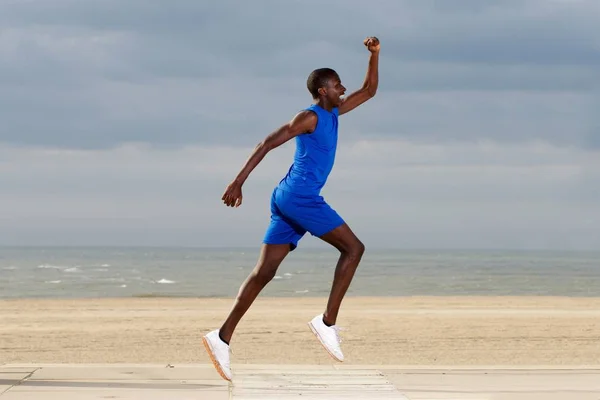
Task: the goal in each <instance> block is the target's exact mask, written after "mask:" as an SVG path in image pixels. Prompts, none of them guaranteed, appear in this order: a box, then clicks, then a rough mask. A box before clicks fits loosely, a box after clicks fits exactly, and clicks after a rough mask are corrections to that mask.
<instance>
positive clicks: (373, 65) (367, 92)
mask: <svg viewBox="0 0 600 400" xmlns="http://www.w3.org/2000/svg"><path fill="white" fill-rule="evenodd" d="M364 45H365V46H367V49H369V51H370V52H371V56H370V58H369V65H368V67H367V75H366V76H365V81H364V82H363V85H362V87H361V88H360V89H358V90H357V91H355V92H353V93H351V94H350V95H349V96H348V97H346V98H345V99H344V102H343V103H342V104H341V105H340V106H339V108H338V112H339V115H342V114H345V113H347V112H348V111H351V110H354V109H355V108H356V107H358V106H360V105H361V104H362V103H364V102H365V101H367V100H369V99H370V98H372V97H373V96H375V93H377V86H378V85H379V47H380V44H379V39H377V38H376V37H368V38H366V39H365V40H364Z"/></svg>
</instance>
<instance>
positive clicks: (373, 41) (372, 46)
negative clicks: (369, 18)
mask: <svg viewBox="0 0 600 400" xmlns="http://www.w3.org/2000/svg"><path fill="white" fill-rule="evenodd" d="M363 43H364V45H365V46H367V49H369V51H370V52H371V53H375V52H377V51H379V47H380V44H379V39H377V38H376V37H375V36H369V37H368V38H366V39H365V40H364V41H363Z"/></svg>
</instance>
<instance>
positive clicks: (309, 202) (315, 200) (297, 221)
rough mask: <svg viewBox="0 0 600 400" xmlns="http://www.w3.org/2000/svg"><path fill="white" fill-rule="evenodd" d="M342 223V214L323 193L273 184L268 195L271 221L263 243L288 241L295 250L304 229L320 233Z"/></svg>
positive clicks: (313, 233) (315, 234) (319, 234)
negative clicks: (300, 191)
mask: <svg viewBox="0 0 600 400" xmlns="http://www.w3.org/2000/svg"><path fill="white" fill-rule="evenodd" d="M342 224H344V220H343V219H342V217H340V216H339V215H338V213H337V212H336V211H335V210H334V209H332V208H331V207H330V206H329V204H327V203H326V202H325V200H324V199H323V197H322V196H301V195H297V194H294V193H290V192H287V191H284V190H281V189H279V188H275V190H273V195H272V196H271V223H270V224H269V227H268V228H267V231H266V233H265V237H264V239H263V243H266V244H287V243H289V244H290V248H291V250H294V249H295V248H296V247H297V246H298V241H299V240H300V239H301V238H302V237H303V236H304V234H305V233H306V232H309V233H310V234H311V235H313V236H317V237H320V236H323V235H324V234H326V233H327V232H330V231H332V230H333V229H335V228H337V227H338V226H340V225H342Z"/></svg>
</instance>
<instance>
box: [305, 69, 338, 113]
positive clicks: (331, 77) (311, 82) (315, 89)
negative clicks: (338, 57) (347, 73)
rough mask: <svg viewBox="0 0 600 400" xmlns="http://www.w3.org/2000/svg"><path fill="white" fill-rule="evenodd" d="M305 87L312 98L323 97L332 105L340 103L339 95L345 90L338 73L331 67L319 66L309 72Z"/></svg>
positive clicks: (335, 105)
mask: <svg viewBox="0 0 600 400" xmlns="http://www.w3.org/2000/svg"><path fill="white" fill-rule="evenodd" d="M306 87H307V88H308V91H309V92H310V94H311V95H312V97H313V99H315V100H317V99H323V100H325V101H326V102H327V103H328V104H331V105H333V106H334V107H337V106H339V105H340V104H341V103H342V100H341V98H340V96H342V95H343V94H344V93H345V92H346V88H345V87H344V86H343V85H342V82H341V80H340V77H339V75H338V74H337V72H335V71H334V70H333V69H331V68H319V69H315V70H314V71H313V72H311V73H310V75H309V76H308V79H307V81H306Z"/></svg>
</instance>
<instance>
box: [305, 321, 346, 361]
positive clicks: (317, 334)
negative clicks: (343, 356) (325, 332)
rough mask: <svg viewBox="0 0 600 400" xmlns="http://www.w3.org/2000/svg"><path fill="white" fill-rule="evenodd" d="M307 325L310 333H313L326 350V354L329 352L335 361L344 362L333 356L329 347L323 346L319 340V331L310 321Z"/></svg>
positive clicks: (322, 344)
mask: <svg viewBox="0 0 600 400" xmlns="http://www.w3.org/2000/svg"><path fill="white" fill-rule="evenodd" d="M308 327H309V328H310V330H311V331H312V333H314V334H315V337H316V338H317V340H318V341H319V343H321V346H323V348H324V349H325V351H326V352H327V354H329V355H330V356H331V358H333V359H334V360H335V361H337V362H344V360H340V359H339V358H337V357H336V356H335V354H333V353H332V352H331V351H329V349H328V348H327V346H325V344H324V343H323V341H322V340H321V336H319V333H318V332H317V330H316V329H315V327H314V326H313V324H312V322H309V323H308Z"/></svg>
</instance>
